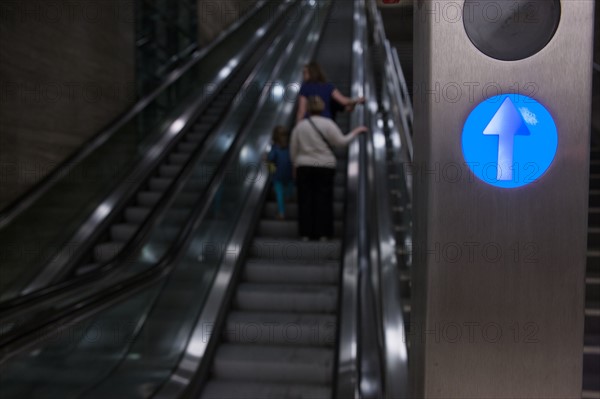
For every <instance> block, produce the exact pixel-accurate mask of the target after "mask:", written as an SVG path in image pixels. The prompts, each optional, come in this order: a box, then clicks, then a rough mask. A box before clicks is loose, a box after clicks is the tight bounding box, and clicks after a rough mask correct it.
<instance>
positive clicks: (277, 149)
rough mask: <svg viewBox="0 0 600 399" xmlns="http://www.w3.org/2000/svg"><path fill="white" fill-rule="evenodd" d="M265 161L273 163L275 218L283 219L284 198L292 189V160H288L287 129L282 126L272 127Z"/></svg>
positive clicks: (290, 193)
mask: <svg viewBox="0 0 600 399" xmlns="http://www.w3.org/2000/svg"><path fill="white" fill-rule="evenodd" d="M267 161H268V162H271V163H273V164H274V165H275V172H274V173H273V188H274V189H275V196H276V197H277V209H278V214H277V219H279V220H284V219H285V199H286V198H288V199H289V198H290V197H291V196H292V194H293V191H294V182H293V180H292V162H291V160H290V149H289V136H288V131H287V129H286V128H285V127H283V126H276V127H275V129H273V146H272V147H271V151H270V152H269V155H268V156H267Z"/></svg>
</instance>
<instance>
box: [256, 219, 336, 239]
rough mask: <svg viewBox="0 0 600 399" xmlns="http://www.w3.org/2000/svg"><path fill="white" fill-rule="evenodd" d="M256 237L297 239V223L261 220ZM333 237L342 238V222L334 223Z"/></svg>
mask: <svg viewBox="0 0 600 399" xmlns="http://www.w3.org/2000/svg"><path fill="white" fill-rule="evenodd" d="M257 235H258V236H261V237H271V238H285V239H287V238H290V239H292V238H298V223H297V222H296V221H288V220H283V221H281V220H261V221H260V223H259V225H258V231H257ZM334 236H335V237H338V238H339V237H341V236H342V222H334Z"/></svg>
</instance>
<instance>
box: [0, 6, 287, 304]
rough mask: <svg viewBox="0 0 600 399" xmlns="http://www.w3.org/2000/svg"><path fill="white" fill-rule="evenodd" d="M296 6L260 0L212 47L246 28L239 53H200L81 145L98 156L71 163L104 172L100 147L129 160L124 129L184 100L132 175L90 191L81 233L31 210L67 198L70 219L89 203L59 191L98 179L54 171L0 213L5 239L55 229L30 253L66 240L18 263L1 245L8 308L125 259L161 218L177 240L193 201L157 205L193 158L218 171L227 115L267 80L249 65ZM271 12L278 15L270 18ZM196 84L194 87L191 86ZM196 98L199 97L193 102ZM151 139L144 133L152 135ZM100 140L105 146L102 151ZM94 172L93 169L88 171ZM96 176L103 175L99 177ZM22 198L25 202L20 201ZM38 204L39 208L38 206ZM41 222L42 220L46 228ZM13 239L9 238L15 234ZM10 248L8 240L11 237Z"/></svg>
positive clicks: (199, 185)
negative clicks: (73, 180) (11, 210)
mask: <svg viewBox="0 0 600 399" xmlns="http://www.w3.org/2000/svg"><path fill="white" fill-rule="evenodd" d="M298 7H299V2H293V3H292V2H285V3H281V4H280V5H278V6H276V7H272V5H270V4H268V3H267V2H259V4H258V5H257V7H256V10H255V11H254V13H252V14H251V15H249V16H248V17H247V20H244V21H240V24H239V25H240V26H239V27H238V28H237V29H236V30H235V31H232V32H231V33H230V34H229V35H228V36H225V37H223V38H222V40H221V42H220V43H219V44H221V45H223V46H226V45H229V44H231V43H229V41H230V40H232V39H233V40H238V41H239V39H240V37H238V36H240V35H246V36H247V35H248V31H250V32H252V33H253V36H252V37H251V38H250V39H248V40H247V45H248V48H242V50H241V51H238V52H237V53H236V52H235V49H236V46H238V47H239V44H238V45H236V46H232V50H231V51H230V53H231V52H233V53H231V54H233V58H232V59H230V60H228V62H227V63H226V64H225V65H222V64H220V60H219V58H218V57H227V56H228V55H231V54H230V53H228V52H227V51H226V50H225V51H222V50H219V49H213V48H208V49H206V51H205V53H207V56H206V58H207V59H204V58H200V59H198V60H195V61H194V64H192V65H187V66H185V67H183V68H182V70H181V71H178V72H177V73H176V75H177V76H176V77H174V79H175V78H176V79H177V80H175V81H172V82H169V84H168V85H167V86H166V87H164V88H161V92H160V93H158V94H157V95H156V97H155V98H154V99H149V100H145V99H143V100H142V101H141V105H140V106H144V107H145V108H143V109H142V110H141V111H140V110H134V111H135V112H137V114H135V112H134V116H133V117H130V116H128V118H129V119H128V120H127V121H126V122H118V123H117V125H119V126H120V127H119V129H121V130H122V132H121V131H116V132H115V131H113V132H108V135H107V137H99V138H98V139H97V141H98V143H94V142H92V143H91V145H90V146H88V147H90V148H91V150H89V151H88V148H85V149H84V151H82V152H86V151H88V152H90V151H95V152H97V153H98V154H97V155H96V154H95V153H91V154H87V155H83V156H82V157H81V159H80V160H78V161H77V163H75V162H74V164H76V166H75V168H81V169H82V170H84V171H85V172H87V173H88V174H91V173H92V172H93V173H101V171H102V170H104V169H105V168H106V164H110V162H107V159H106V158H104V159H102V158H103V156H106V154H103V153H102V152H103V151H104V152H111V153H112V156H113V157H115V156H117V155H115V154H117V153H118V154H120V153H123V156H124V157H127V158H131V159H136V158H135V157H133V156H131V155H130V154H126V153H124V152H125V150H127V151H132V150H135V148H133V149H132V148H130V147H131V146H130V145H128V146H127V147H126V148H125V147H124V145H123V144H122V143H123V142H125V141H127V140H129V139H128V138H127V136H135V134H134V133H135V132H132V131H131V129H132V125H135V124H137V125H138V129H139V130H141V131H142V132H143V133H144V134H146V132H145V131H146V130H151V129H150V127H149V123H148V120H149V119H152V118H148V116H150V117H151V116H153V115H146V108H148V110H147V111H148V112H149V113H155V114H158V112H156V109H155V108H156V107H158V106H159V104H160V103H163V102H164V100H165V98H168V99H171V101H172V99H173V98H175V99H177V98H181V101H180V103H183V105H178V106H175V105H174V106H173V108H174V110H173V112H172V114H177V113H180V114H179V115H178V116H176V117H172V116H169V117H167V118H165V121H164V122H162V123H154V125H158V126H159V127H158V128H157V129H154V130H161V132H160V133H161V134H162V137H159V138H158V139H157V140H156V141H155V142H154V143H148V141H150V140H149V139H146V140H145V141H144V140H142V141H141V142H140V144H139V150H137V151H136V152H142V151H144V152H145V156H144V157H142V158H140V160H141V161H140V162H139V164H138V165H137V166H136V167H135V168H132V170H131V173H130V175H129V176H124V177H123V179H122V181H121V182H118V181H112V182H111V181H110V180H114V179H111V176H110V175H109V176H108V180H109V181H107V182H106V184H107V185H109V184H112V186H114V187H113V188H112V190H113V192H112V193H110V194H109V195H108V196H106V197H104V199H102V195H100V196H97V198H98V199H94V200H93V201H90V202H91V203H92V204H93V203H94V201H97V202H98V206H97V208H96V209H95V210H93V209H90V213H89V216H86V215H80V216H78V217H79V218H80V219H79V222H78V223H80V227H79V228H78V230H73V227H71V225H70V222H69V221H68V220H67V219H66V218H65V220H62V221H61V222H57V221H54V220H53V218H55V216H54V215H55V214H59V212H58V211H57V210H54V211H53V212H54V213H52V212H45V213H44V214H42V215H41V216H40V215H38V213H39V210H40V209H37V208H41V209H45V208H46V207H45V206H44V205H43V204H41V203H42V202H49V203H53V202H56V201H64V203H63V204H61V206H62V208H65V210H63V211H60V214H66V212H67V211H66V209H69V208H70V209H72V210H73V211H71V210H69V212H72V213H73V215H76V212H78V208H82V209H85V208H86V207H88V206H89V205H87V204H86V205H85V206H82V204H79V203H78V202H77V201H83V199H81V198H83V197H84V196H83V195H81V194H75V195H74V196H77V197H76V198H75V199H73V200H72V201H71V203H70V202H69V201H70V198H69V196H70V194H69V193H68V192H67V193H66V194H64V195H62V196H61V194H60V192H61V191H63V192H64V191H66V190H68V189H69V188H71V189H72V191H76V190H77V189H78V190H80V191H81V190H82V189H83V190H86V191H87V192H91V193H94V190H96V189H97V188H96V187H92V186H93V185H96V186H98V185H100V182H98V181H93V180H92V181H91V182H88V184H87V186H83V187H82V188H79V187H77V188H74V187H69V182H68V180H69V179H68V177H69V176H66V178H63V177H64V176H61V175H60V173H59V176H58V177H57V178H56V179H55V180H56V181H52V179H50V182H49V184H52V185H53V186H52V187H50V188H46V189H45V191H43V192H41V193H33V194H34V195H32V196H31V197H32V198H33V201H35V202H34V203H33V204H31V206H30V208H31V209H27V210H25V211H23V212H20V214H19V213H16V212H15V213H16V216H13V215H11V214H9V215H8V216H10V218H9V217H8V216H6V215H2V224H3V228H2V230H1V231H0V235H1V236H2V237H5V236H6V237H8V236H14V237H16V238H17V239H19V238H20V236H21V235H22V234H21V233H20V231H21V230H24V229H26V228H27V227H28V223H36V224H37V226H36V227H38V228H39V229H40V230H41V231H43V232H44V231H48V232H52V234H51V235H52V236H55V237H56V238H52V240H55V241H56V240H59V241H58V242H57V243H56V244H54V243H53V244H52V245H50V244H46V243H45V242H44V241H42V242H40V243H38V244H37V245H32V247H33V248H34V249H37V247H38V246H40V247H41V246H45V245H47V246H48V247H49V248H50V250H52V248H54V247H55V246H63V245H64V247H63V248H62V249H60V250H57V251H56V253H55V254H52V255H51V256H50V254H47V255H46V256H44V257H43V258H42V259H41V261H38V262H31V264H27V263H26V262H24V261H23V259H22V257H19V256H18V255H19V254H15V259H14V262H13V259H12V256H11V255H10V254H11V251H9V250H6V251H4V250H5V248H3V251H4V252H5V253H8V254H9V255H8V256H7V258H6V264H5V278H4V279H3V281H2V288H3V289H2V299H3V300H4V303H3V305H6V306H10V305H11V303H10V300H12V299H15V298H19V297H20V296H23V295H28V294H31V293H33V292H36V291H39V290H41V289H44V288H46V287H48V286H52V285H55V284H57V283H61V282H63V281H65V280H69V279H70V278H72V277H74V276H79V275H84V274H86V273H89V272H90V271H95V270H98V269H103V268H106V266H107V265H108V264H109V263H110V262H111V261H112V262H114V261H115V260H118V255H122V256H121V258H120V259H121V260H122V259H123V258H124V257H125V255H124V254H122V252H127V251H124V249H126V250H135V248H136V247H139V246H140V245H141V244H142V243H143V242H144V236H145V235H146V236H147V235H148V232H149V231H150V230H151V228H152V227H153V225H155V224H156V221H157V220H158V219H159V218H161V217H163V218H168V219H169V220H170V221H171V222H172V226H168V227H167V228H166V230H168V231H169V234H165V236H164V239H165V241H169V240H171V241H172V240H173V239H174V238H175V236H176V232H177V228H178V226H181V221H182V220H185V218H186V215H187V214H189V211H190V209H191V208H190V207H191V206H192V205H193V204H194V202H195V201H196V200H197V198H196V197H194V196H189V198H185V199H181V201H180V202H179V203H178V204H176V205H177V207H176V208H177V209H172V210H171V212H170V214H168V215H166V216H165V215H163V211H164V209H165V208H167V206H168V204H169V201H170V200H171V199H172V196H173V193H174V192H175V191H176V190H177V188H178V187H180V186H181V184H182V183H181V182H182V181H184V180H185V179H186V178H187V176H186V170H187V169H189V166H188V165H190V164H193V162H196V161H197V160H198V159H199V158H205V160H206V161H207V163H208V162H212V163H213V164H214V167H215V168H216V167H217V165H218V162H219V154H217V153H216V151H215V149H214V148H215V146H216V145H221V146H222V147H226V146H227V143H219V142H218V140H217V139H216V137H215V136H217V134H218V130H219V129H220V127H221V126H222V123H221V121H222V120H224V119H227V115H228V113H231V112H234V111H235V112H237V113H239V112H240V111H243V112H246V113H249V112H251V109H252V108H251V106H250V105H249V104H248V103H251V102H252V101H253V100H254V98H253V97H256V96H257V95H258V93H259V92H260V85H261V84H262V83H264V82H260V81H258V80H256V79H255V76H254V75H255V74H256V71H254V72H253V70H255V69H258V68H259V65H260V63H261V62H262V63H263V64H264V58H265V55H266V53H267V50H268V49H269V47H270V46H271V44H272V42H273V40H274V39H275V38H276V37H277V36H278V35H279V34H280V33H281V30H282V28H283V27H284V22H285V21H286V20H288V19H289V18H290V17H291V16H292V14H294V13H297V12H298ZM273 16H275V17H276V19H274V20H272V17H273ZM273 21H275V22H273ZM242 22H243V23H242ZM242 37H243V36H242ZM284 40H285V39H284ZM213 53H214V54H213ZM211 56H213V57H215V59H213V58H212V57H211ZM275 56H277V55H275ZM213 73H214V74H215V76H214V77H213V76H212V74H213ZM198 76H200V78H198ZM195 85H197V87H194V86H195ZM253 85H254V86H253ZM194 91H195V92H196V93H195V92H194ZM190 92H191V95H190V94H189V93H190ZM197 92H201V94H200V95H198V94H197ZM238 93H243V97H244V98H243V99H242V100H240V99H239V98H238V99H237V102H238V103H239V102H241V101H246V102H247V104H246V106H245V107H238V108H237V109H236V108H235V107H234V104H233V102H234V100H236V96H238ZM194 96H195V97H196V98H193V97H194ZM238 97H239V96H238ZM190 98H191V99H192V101H190ZM152 101H154V102H156V103H157V104H154V102H152ZM190 102H191V104H189V103H190ZM186 103H188V104H189V105H188V104H186ZM134 118H135V119H134ZM152 134H154V133H152ZM149 135H150V136H151V134H149ZM100 136H102V135H100ZM121 136H123V137H121ZM102 146H105V147H107V148H106V149H104V148H103V147H102ZM211 146H212V147H211ZM121 147H124V148H121ZM211 149H212V151H211ZM85 157H87V158H85ZM211 157H212V158H211ZM76 158H77V157H76ZM94 162H95V163H94ZM98 162H99V163H98ZM88 163H89V164H88ZM98 165H99V166H98ZM68 166H69V165H67V167H68ZM94 168H95V169H98V171H95V169H94ZM210 176H211V175H210V169H209V168H207V170H206V171H205V173H204V176H202V177H203V179H198V181H197V182H196V184H195V185H193V186H188V189H191V190H193V191H192V192H194V193H200V192H202V190H203V187H204V186H206V183H207V181H208V180H209V178H210ZM103 178H105V177H104V176H103ZM61 179H62V180H65V181H66V182H63V181H62V180H61ZM98 180H100V179H98ZM88 186H90V187H88ZM115 187H116V188H115ZM103 195H104V194H103ZM26 200H28V199H27V198H26ZM23 202H26V201H23ZM38 203H40V204H39V205H38ZM48 215H51V216H48ZM86 218H87V220H86ZM46 224H48V225H49V226H45V225H46ZM70 231H73V235H72V236H71V237H69V236H68V234H70ZM25 234H26V233H25ZM44 234H46V233H44ZM29 236H31V234H29ZM14 237H12V238H13V239H14ZM60 240H62V241H64V240H66V241H67V244H66V245H65V244H64V243H63V242H60ZM23 242H24V243H25V244H23V245H27V244H26V243H27V241H26V240H25V239H24V240H23ZM74 244H75V245H74ZM7 245H10V242H9V244H7ZM13 263H14V265H13ZM13 269H14V273H13ZM13 275H14V276H13ZM19 299H21V298H19ZM17 302H19V301H17Z"/></svg>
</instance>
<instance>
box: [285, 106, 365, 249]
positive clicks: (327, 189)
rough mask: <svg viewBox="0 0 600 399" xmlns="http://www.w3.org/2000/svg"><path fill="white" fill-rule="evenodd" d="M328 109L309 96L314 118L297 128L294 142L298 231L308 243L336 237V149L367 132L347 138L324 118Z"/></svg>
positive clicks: (355, 131) (358, 130) (353, 131)
mask: <svg viewBox="0 0 600 399" xmlns="http://www.w3.org/2000/svg"><path fill="white" fill-rule="evenodd" d="M324 108H325V103H324V102H323V100H322V99H321V98H320V97H318V96H313V97H309V98H308V110H309V113H310V115H311V116H310V117H308V118H306V119H304V120H302V121H300V122H299V123H298V124H297V125H296V127H295V128H294V130H293V131H292V139H291V142H290V156H291V159H292V164H293V165H294V169H295V174H296V185H297V188H298V229H299V233H300V236H301V237H302V238H303V239H305V240H306V239H311V240H316V239H321V240H325V239H327V238H328V237H332V236H333V183H334V176H335V168H336V159H335V155H334V154H333V151H332V150H333V149H332V147H345V146H347V145H348V144H349V143H350V142H351V141H352V140H353V139H354V138H355V137H356V136H358V135H359V134H361V133H364V132H366V131H367V128H366V127H365V126H360V127H357V128H356V129H354V130H352V131H351V132H350V133H349V134H347V135H344V134H343V133H342V131H341V130H340V128H339V127H338V126H337V125H336V124H335V122H334V121H332V120H331V119H329V118H325V117H322V116H320V114H321V112H323V109H324Z"/></svg>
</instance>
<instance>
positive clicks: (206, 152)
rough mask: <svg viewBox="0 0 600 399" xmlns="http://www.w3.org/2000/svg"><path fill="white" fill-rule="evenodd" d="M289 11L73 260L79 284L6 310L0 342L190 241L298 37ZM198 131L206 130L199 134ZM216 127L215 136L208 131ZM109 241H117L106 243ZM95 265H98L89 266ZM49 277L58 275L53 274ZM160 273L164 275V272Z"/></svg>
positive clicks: (41, 292) (2, 309) (1, 310)
mask: <svg viewBox="0 0 600 399" xmlns="http://www.w3.org/2000/svg"><path fill="white" fill-rule="evenodd" d="M290 4H291V7H290V8H289V9H288V11H287V13H286V12H284V11H286V8H287V7H285V6H281V12H282V13H281V15H280V17H281V20H278V26H277V29H274V30H272V31H271V33H270V34H266V28H264V27H263V28H261V29H262V35H257V40H258V39H263V40H261V43H262V44H261V45H260V46H259V47H260V48H259V49H255V50H257V51H256V52H252V54H251V57H250V59H249V60H246V61H248V63H247V64H244V65H243V66H242V67H241V69H240V70H239V71H238V72H239V73H238V74H236V75H235V76H234V77H233V78H232V79H230V80H228V82H227V84H226V85H224V87H222V88H221V90H220V91H219V92H218V93H215V95H214V96H212V97H211V98H210V100H212V101H211V102H210V104H209V105H208V106H205V107H204V110H203V112H201V114H200V116H199V117H198V118H197V122H196V123H193V124H192V123H190V125H192V128H191V129H190V130H189V131H184V133H182V134H181V137H179V136H178V137H176V140H173V141H172V142H170V143H169V144H168V145H167V146H166V148H165V151H163V152H162V153H161V154H160V155H159V156H156V158H158V159H157V162H155V168H154V169H152V170H149V171H146V172H145V173H146V174H147V175H148V177H147V180H140V181H139V183H140V184H139V185H136V184H132V185H131V186H132V187H133V189H132V190H130V191H129V196H127V197H125V198H121V200H120V201H121V208H118V207H116V206H115V210H114V211H113V212H112V215H111V216H110V218H107V219H106V220H104V221H103V222H102V223H98V226H97V228H96V229H95V231H94V233H93V237H95V238H96V239H97V240H100V244H96V245H94V242H93V241H92V242H90V245H89V246H90V248H91V249H90V251H88V256H87V258H86V257H82V256H79V258H78V259H77V262H75V261H74V260H73V259H71V260H68V261H67V263H69V262H70V263H73V265H75V266H76V267H75V269H76V270H77V271H78V273H79V274H80V275H81V276H78V278H74V279H69V280H67V281H66V282H65V283H62V284H57V285H54V286H50V287H49V288H46V289H39V288H42V287H43V285H42V284H38V286H37V288H38V290H37V291H34V292H32V293H30V294H29V295H26V296H24V297H18V298H15V299H14V300H12V301H7V302H4V303H2V304H1V306H0V319H1V320H2V321H3V322H4V323H5V325H9V326H10V328H7V329H5V330H4V331H3V334H2V336H0V338H1V339H2V342H3V343H7V341H10V340H11V336H10V335H8V334H7V333H10V334H12V336H13V337H15V339H16V338H17V337H18V336H19V335H23V334H24V333H25V332H26V330H29V331H30V332H34V331H35V330H36V329H37V328H38V327H37V326H38V325H39V324H40V323H42V322H44V321H45V320H48V321H46V322H50V321H52V318H54V319H55V320H56V319H59V318H60V317H61V316H60V315H56V314H53V313H50V312H48V309H57V308H58V309H61V312H63V313H67V312H68V310H65V309H67V306H68V305H67V304H68V303H71V304H76V303H78V302H79V303H80V304H81V302H82V301H83V298H85V297H86V296H87V297H90V296H91V295H92V294H94V295H100V294H101V293H102V292H103V291H104V290H107V289H109V288H113V287H118V286H119V285H122V284H123V282H124V281H126V280H127V279H132V278H138V277H139V276H137V275H141V273H144V272H152V269H157V268H156V267H155V266H156V264H157V263H160V262H159V260H160V259H161V258H164V257H165V256H168V254H169V251H170V250H171V248H172V246H173V245H172V244H173V242H174V241H175V240H177V239H180V237H181V235H182V234H185V233H184V232H185V229H186V226H187V225H188V224H189V219H190V218H191V216H192V214H193V210H194V206H195V205H197V204H198V203H201V202H202V201H203V198H204V197H205V196H206V188H207V187H208V185H209V183H210V182H211V179H213V178H214V175H215V173H216V172H217V171H218V170H219V169H220V168H221V167H222V166H221V164H222V163H223V162H224V161H225V160H226V159H227V157H228V156H229V154H230V153H231V149H232V148H233V147H235V143H236V141H237V140H238V139H239V137H238V136H239V134H236V132H238V131H241V130H242V129H243V128H244V124H245V123H246V121H247V120H249V118H251V117H252V115H253V111H254V109H255V108H254V105H255V104H254V102H255V101H256V99H258V98H259V97H260V95H261V92H262V91H264V87H266V86H268V82H269V81H270V79H271V78H272V77H271V76H270V74H271V68H272V64H273V63H274V62H276V61H277V60H278V59H280V58H281V54H282V53H283V52H284V51H285V50H286V48H287V46H288V44H289V40H290V38H291V37H292V36H293V35H294V34H295V32H292V31H290V30H289V29H288V30H286V31H284V32H283V33H281V34H280V32H279V30H280V29H282V28H283V27H285V26H286V21H287V20H290V18H296V16H292V14H294V13H297V11H298V9H297V8H296V7H300V4H301V3H300V2H296V3H290ZM303 7H306V6H303ZM259 33H260V30H259ZM265 34H266V37H265ZM251 50H253V49H249V50H248V51H251ZM258 50H263V51H262V52H261V51H258ZM226 68H227V67H226ZM230 69H231V71H229V73H230V72H233V71H234V70H235V66H230ZM250 72H251V73H250ZM246 73H248V74H249V75H246ZM232 100H233V102H232ZM224 111H227V112H228V117H226V118H223V119H222V121H221V122H218V121H219V118H220V116H221V115H222V113H223V112H224ZM175 123H177V121H176V122H175ZM198 126H203V127H202V128H200V129H201V130H197V127H198ZM211 126H212V127H213V128H212V130H208V129H210V127H211ZM167 136H168V135H167ZM167 139H170V138H169V137H167ZM150 156H152V154H150ZM175 175H177V177H175ZM126 182H128V180H127V181H126ZM134 183H135V181H134ZM151 207H155V208H154V209H153V210H152V211H151V210H150V208H151ZM101 208H102V205H101ZM149 214H151V215H152V216H149ZM137 223H139V224H143V225H144V226H145V230H146V231H144V232H143V235H142V237H137V240H138V241H139V242H137V243H136V245H137V247H138V249H137V251H136V248H135V247H134V248H129V251H128V252H129V253H128V254H127V255H126V256H125V255H124V256H122V257H121V258H117V259H116V260H114V259H112V258H113V257H114V255H115V252H117V250H120V248H121V246H122V245H123V243H124V242H125V241H127V240H132V237H131V236H132V235H134V234H136V233H135V230H136V229H137V228H138V227H139V226H138V224H137ZM88 227H89V226H88ZM144 234H145V236H144ZM103 237H104V238H106V239H110V240H112V241H110V242H104V243H102V238H103ZM91 261H93V262H94V263H91V264H90V263H88V262H91ZM95 269H99V270H98V271H99V273H90V272H91V271H93V270H95ZM51 273H54V274H57V272H56V270H54V269H53V270H51ZM154 273H155V274H156V273H160V270H155V272H154ZM48 277H49V276H47V275H44V273H42V276H38V280H44V281H46V282H48V281H49V280H48ZM140 278H141V277H140ZM55 313H57V312H55ZM25 319H27V320H25ZM25 323H28V324H27V325H25ZM19 328H20V329H19ZM13 330H15V331H13Z"/></svg>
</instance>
